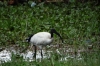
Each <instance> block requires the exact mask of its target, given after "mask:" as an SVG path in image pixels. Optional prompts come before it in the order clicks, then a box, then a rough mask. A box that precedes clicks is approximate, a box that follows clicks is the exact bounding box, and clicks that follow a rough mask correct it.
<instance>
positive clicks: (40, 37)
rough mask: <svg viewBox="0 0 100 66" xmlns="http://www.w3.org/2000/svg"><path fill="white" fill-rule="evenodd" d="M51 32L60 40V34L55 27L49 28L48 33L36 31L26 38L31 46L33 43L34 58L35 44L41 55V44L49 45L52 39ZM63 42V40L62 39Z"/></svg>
mask: <svg viewBox="0 0 100 66" xmlns="http://www.w3.org/2000/svg"><path fill="white" fill-rule="evenodd" d="M53 33H55V34H57V35H58V36H59V37H60V39H61V40H62V37H61V36H60V34H59V33H58V32H57V31H56V30H55V29H51V30H50V33H49V32H38V33H36V34H34V35H31V36H30V37H29V38H28V39H27V40H28V42H30V44H31V47H32V46H33V45H34V46H35V54H34V55H35V58H36V49H37V46H38V47H39V48H40V49H41V56H42V57H43V54H42V46H45V45H49V44H51V43H52V41H53ZM62 42H63V40H62Z"/></svg>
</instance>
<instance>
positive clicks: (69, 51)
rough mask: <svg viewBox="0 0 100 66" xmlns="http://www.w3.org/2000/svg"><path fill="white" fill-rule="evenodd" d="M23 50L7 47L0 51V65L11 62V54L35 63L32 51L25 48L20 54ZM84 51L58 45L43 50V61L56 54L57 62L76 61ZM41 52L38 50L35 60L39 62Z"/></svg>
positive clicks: (17, 47) (80, 48)
mask: <svg viewBox="0 0 100 66" xmlns="http://www.w3.org/2000/svg"><path fill="white" fill-rule="evenodd" d="M22 50H23V48H21V47H19V46H16V45H13V46H9V47H7V48H5V49H3V50H2V51H0V63H2V62H9V61H11V60H12V53H13V54H15V55H19V56H20V57H23V60H25V61H29V62H31V61H35V59H34V50H33V49H31V50H30V49H29V48H27V50H26V51H25V52H21V51H22ZM84 51H86V49H85V48H82V47H79V48H77V49H75V48H74V47H73V46H68V45H67V46H60V45H50V46H48V48H43V50H42V52H43V59H48V58H50V57H51V56H52V54H53V53H56V54H57V55H59V56H60V57H59V59H58V60H59V61H67V60H68V59H69V58H71V59H74V58H75V59H77V60H82V57H81V52H84ZM41 58H42V57H41V52H40V50H39V49H38V50H37V55H36V59H37V60H38V59H40V60H41Z"/></svg>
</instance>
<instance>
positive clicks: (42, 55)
mask: <svg viewBox="0 0 100 66" xmlns="http://www.w3.org/2000/svg"><path fill="white" fill-rule="evenodd" d="M41 57H42V58H43V54H42V49H41Z"/></svg>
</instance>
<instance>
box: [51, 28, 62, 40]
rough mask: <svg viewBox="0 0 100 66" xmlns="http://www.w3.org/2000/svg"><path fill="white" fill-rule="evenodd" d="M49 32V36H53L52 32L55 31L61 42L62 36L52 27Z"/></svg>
mask: <svg viewBox="0 0 100 66" xmlns="http://www.w3.org/2000/svg"><path fill="white" fill-rule="evenodd" d="M50 33H51V37H53V33H55V34H56V35H58V36H59V37H60V39H61V40H62V42H63V39H62V37H61V36H60V34H59V33H58V32H57V31H56V30H55V29H54V28H52V29H51V30H50Z"/></svg>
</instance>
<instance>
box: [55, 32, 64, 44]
mask: <svg viewBox="0 0 100 66" xmlns="http://www.w3.org/2000/svg"><path fill="white" fill-rule="evenodd" d="M55 34H56V35H58V36H59V37H60V39H61V41H62V43H63V39H62V37H61V36H60V34H59V33H58V32H57V31H55Z"/></svg>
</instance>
